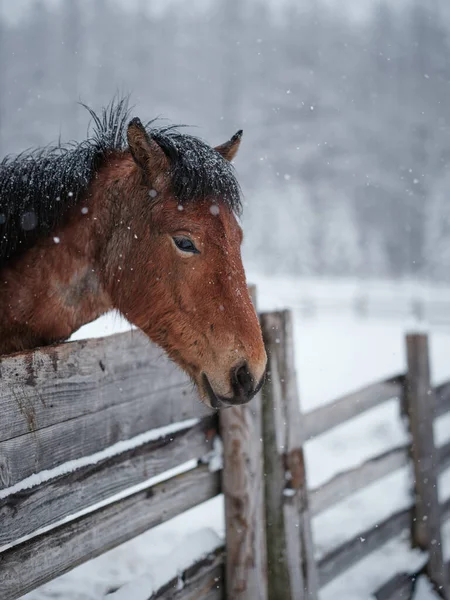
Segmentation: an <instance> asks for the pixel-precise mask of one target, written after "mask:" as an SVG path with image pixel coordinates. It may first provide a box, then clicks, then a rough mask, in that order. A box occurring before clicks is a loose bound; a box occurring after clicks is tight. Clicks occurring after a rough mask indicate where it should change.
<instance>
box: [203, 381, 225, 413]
mask: <svg viewBox="0 0 450 600" xmlns="http://www.w3.org/2000/svg"><path fill="white" fill-rule="evenodd" d="M201 391H202V392H203V394H202V395H203V396H204V399H206V400H207V401H208V403H209V405H210V406H211V408H215V409H218V408H221V407H222V406H223V404H222V401H221V399H220V397H219V396H217V394H216V393H215V391H214V390H213V387H212V385H211V384H210V382H209V379H208V377H207V376H206V374H205V373H202V385H201Z"/></svg>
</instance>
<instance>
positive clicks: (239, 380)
mask: <svg viewBox="0 0 450 600" xmlns="http://www.w3.org/2000/svg"><path fill="white" fill-rule="evenodd" d="M234 380H235V383H236V384H237V387H238V389H239V391H240V392H241V393H242V394H244V395H245V396H249V395H250V394H251V393H252V392H253V389H254V385H255V382H254V379H253V377H252V374H251V373H250V369H249V368H248V364H247V363H244V364H243V365H240V366H239V367H238V368H237V369H236V370H235V372H234Z"/></svg>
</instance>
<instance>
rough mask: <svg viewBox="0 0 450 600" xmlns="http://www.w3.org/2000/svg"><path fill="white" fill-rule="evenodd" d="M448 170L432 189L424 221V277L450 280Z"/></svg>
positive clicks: (449, 178)
mask: <svg viewBox="0 0 450 600" xmlns="http://www.w3.org/2000/svg"><path fill="white" fill-rule="evenodd" d="M449 199H450V171H449V172H448V173H447V174H446V176H445V177H443V178H442V179H441V180H440V181H439V182H438V183H437V184H436V186H435V187H434V189H433V190H432V197H431V205H430V207H429V211H428V214H427V219H426V223H425V256H426V266H425V267H424V272H423V275H424V276H425V277H429V278H433V279H438V280H443V281H449V280H450V210H449V205H450V203H449Z"/></svg>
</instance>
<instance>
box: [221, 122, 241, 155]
mask: <svg viewBox="0 0 450 600" xmlns="http://www.w3.org/2000/svg"><path fill="white" fill-rule="evenodd" d="M242 133H243V131H242V129H239V131H237V132H236V133H235V134H234V135H233V137H232V138H231V140H228V142H225V144H222V145H220V146H216V148H215V150H217V152H218V153H219V154H221V155H222V156H223V157H224V158H225V159H226V160H233V158H234V157H235V156H236V154H237V151H238V150H239V145H240V143H241V139H242Z"/></svg>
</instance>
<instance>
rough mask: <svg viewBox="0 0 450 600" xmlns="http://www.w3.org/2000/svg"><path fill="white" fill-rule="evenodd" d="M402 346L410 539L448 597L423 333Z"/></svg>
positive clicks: (435, 583) (431, 396) (430, 392)
mask: <svg viewBox="0 0 450 600" xmlns="http://www.w3.org/2000/svg"><path fill="white" fill-rule="evenodd" d="M406 350H407V359H408V371H407V374H406V387H405V401H404V405H405V408H406V412H407V416H408V423H409V428H410V431H411V457H412V459H413V463H414V493H415V507H414V519H413V522H412V531H411V536H412V543H413V546H415V547H419V548H421V549H422V550H424V551H426V552H428V553H429V560H428V564H427V573H428V576H429V578H430V580H431V581H432V582H433V584H434V585H436V586H437V587H438V588H440V589H441V590H442V591H443V593H444V595H445V597H448V596H450V587H449V581H448V573H447V571H446V569H445V563H444V558H443V552H442V540H441V510H440V507H439V499H438V489H437V485H438V482H437V474H438V452H437V450H436V448H435V445H434V438H433V420H434V393H433V391H432V388H431V382H430V367H429V360H428V338H427V336H426V335H422V334H415V335H408V336H406Z"/></svg>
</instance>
